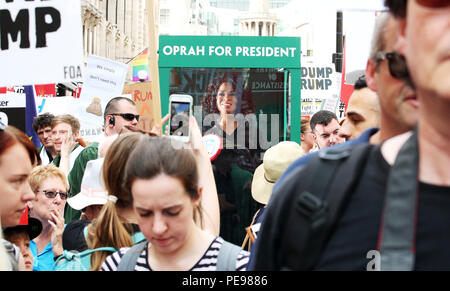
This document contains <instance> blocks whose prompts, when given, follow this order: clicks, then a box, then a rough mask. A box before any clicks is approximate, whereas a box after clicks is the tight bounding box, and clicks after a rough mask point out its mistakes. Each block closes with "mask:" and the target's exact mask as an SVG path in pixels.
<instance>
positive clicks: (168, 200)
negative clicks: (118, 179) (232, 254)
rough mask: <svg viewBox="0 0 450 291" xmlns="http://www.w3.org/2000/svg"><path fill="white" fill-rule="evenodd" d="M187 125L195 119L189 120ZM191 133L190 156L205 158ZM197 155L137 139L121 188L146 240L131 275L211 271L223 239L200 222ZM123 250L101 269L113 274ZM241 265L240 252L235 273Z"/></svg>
mask: <svg viewBox="0 0 450 291" xmlns="http://www.w3.org/2000/svg"><path fill="white" fill-rule="evenodd" d="M190 123H195V119H194V118H191V120H190ZM191 128H192V127H191ZM191 134H192V135H194V136H191V139H192V140H194V141H195V140H196V141H198V140H200V143H197V144H193V145H192V146H193V148H194V151H198V152H200V153H206V151H205V150H203V149H202V147H204V145H203V143H202V142H201V138H200V139H199V138H198V137H197V136H195V135H197V134H198V135H200V132H199V131H192V132H191ZM200 137H201V135H200ZM198 155H199V153H196V154H195V155H194V154H193V151H192V150H190V149H185V148H184V145H183V144H180V143H179V142H178V141H175V140H173V139H170V138H167V137H162V138H161V137H150V136H146V137H145V138H142V139H141V140H140V142H139V143H138V144H137V145H136V147H135V149H134V150H133V152H132V153H131V155H130V157H129V159H128V162H127V166H126V171H125V172H126V175H125V178H124V186H125V189H126V191H128V192H129V193H130V197H132V203H133V208H134V211H135V213H136V217H137V222H138V224H139V228H140V230H141V232H142V233H143V234H144V236H145V237H146V239H147V241H148V243H147V245H146V247H145V248H144V250H143V251H142V253H141V254H140V257H139V258H138V261H137V264H136V266H135V268H134V270H155V271H157V270H162V271H168V270H173V271H188V270H216V264H217V256H218V253H219V250H220V248H221V247H222V243H223V239H222V238H220V237H218V236H217V234H216V233H214V232H211V231H208V230H209V229H210V228H208V225H207V224H205V223H204V222H205V221H207V220H208V219H209V220H211V218H210V217H205V218H206V219H204V217H203V214H204V213H205V212H204V211H203V210H202V207H201V201H202V192H203V188H202V187H200V186H199V174H198V170H197V163H196V158H197V159H198ZM203 158H204V157H203ZM206 213H207V212H206ZM126 250H127V248H123V249H121V250H119V252H116V253H114V254H112V255H110V256H109V257H108V258H107V259H106V261H105V262H104V263H103V265H102V270H117V266H118V264H119V262H120V260H121V258H122V257H123V255H124V254H125V253H126ZM247 262H248V253H247V252H245V251H241V252H240V253H239V255H238V256H237V259H236V270H244V269H245V267H246V265H247Z"/></svg>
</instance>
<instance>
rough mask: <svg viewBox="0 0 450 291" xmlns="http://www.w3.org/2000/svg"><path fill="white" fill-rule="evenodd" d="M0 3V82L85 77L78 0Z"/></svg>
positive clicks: (32, 82)
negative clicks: (83, 73)
mask: <svg viewBox="0 0 450 291" xmlns="http://www.w3.org/2000/svg"><path fill="white" fill-rule="evenodd" d="M0 3H1V6H0V7H1V8H0V19H1V21H0V63H1V64H2V67H3V68H8V69H7V70H1V71H0V83H1V84H0V85H2V86H11V85H35V84H50V83H66V82H77V81H82V68H83V41H82V31H81V29H82V24H81V7H80V1H79V0H65V1H7V0H0Z"/></svg>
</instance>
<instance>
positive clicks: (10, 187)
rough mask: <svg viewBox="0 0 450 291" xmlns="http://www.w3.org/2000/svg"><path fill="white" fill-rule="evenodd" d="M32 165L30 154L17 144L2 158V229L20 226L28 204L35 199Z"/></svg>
mask: <svg viewBox="0 0 450 291" xmlns="http://www.w3.org/2000/svg"><path fill="white" fill-rule="evenodd" d="M31 169H32V165H31V161H30V157H29V155H28V152H27V151H26V150H25V148H24V147H23V146H22V145H21V144H15V145H14V146H12V147H10V148H9V149H8V150H6V151H5V152H4V153H3V155H2V156H1V157H0V185H1V186H0V201H1V202H0V215H1V223H2V227H12V226H16V225H18V224H19V221H20V218H21V216H22V214H23V213H24V211H25V209H26V206H27V202H28V201H31V200H33V199H34V197H35V196H34V193H33V191H32V190H31V188H30V184H29V183H28V177H29V175H30V173H31Z"/></svg>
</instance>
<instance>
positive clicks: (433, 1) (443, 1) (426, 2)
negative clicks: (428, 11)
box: [416, 0, 450, 8]
mask: <svg viewBox="0 0 450 291" xmlns="http://www.w3.org/2000/svg"><path fill="white" fill-rule="evenodd" d="M416 2H417V3H418V4H419V5H421V6H423V7H428V8H445V7H448V6H449V5H450V0H416Z"/></svg>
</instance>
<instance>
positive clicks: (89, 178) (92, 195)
mask: <svg viewBox="0 0 450 291" xmlns="http://www.w3.org/2000/svg"><path fill="white" fill-rule="evenodd" d="M103 161H104V158H101V159H97V160H92V161H89V162H88V163H87V165H86V170H85V171H84V175H83V180H82V182H81V191H80V193H78V194H77V195H75V196H73V197H71V198H69V199H67V203H69V205H70V207H72V208H73V209H76V210H82V209H84V208H86V207H87V206H90V205H104V204H106V202H107V200H108V192H107V191H106V189H105V186H104V183H103V179H102V166H103Z"/></svg>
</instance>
